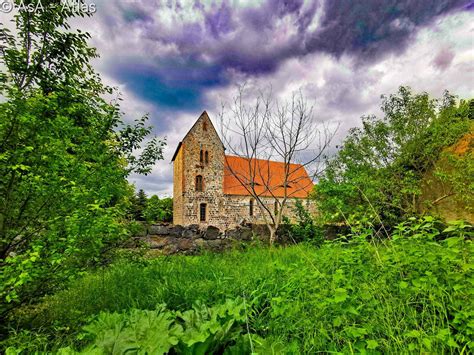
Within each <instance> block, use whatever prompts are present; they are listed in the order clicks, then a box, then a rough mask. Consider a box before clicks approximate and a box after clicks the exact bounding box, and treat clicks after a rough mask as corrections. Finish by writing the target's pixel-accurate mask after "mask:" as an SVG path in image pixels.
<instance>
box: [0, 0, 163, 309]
mask: <svg viewBox="0 0 474 355" xmlns="http://www.w3.org/2000/svg"><path fill="white" fill-rule="evenodd" d="M42 3H43V7H44V10H43V11H39V12H29V11H26V10H23V11H22V10H21V9H20V10H19V11H18V13H17V14H16V15H15V17H14V20H13V21H14V24H15V28H16V30H15V33H14V34H12V33H11V32H9V31H8V29H7V27H6V26H3V25H2V26H1V27H2V28H1V29H0V34H1V36H0V39H1V45H0V50H1V52H2V53H1V54H2V55H1V64H0V68H2V72H1V75H0V80H1V83H0V90H1V91H0V95H2V96H3V97H4V98H5V101H4V102H2V103H0V265H1V268H2V273H1V276H0V285H1V286H0V302H1V303H0V304H1V309H0V312H1V315H2V316H4V315H5V314H7V313H8V312H9V311H10V310H11V309H13V308H14V307H15V306H17V305H18V304H22V303H24V302H30V301H33V300H35V299H37V298H38V297H40V296H42V295H44V294H46V293H48V292H50V291H52V290H54V289H55V288H57V287H59V286H60V285H61V283H63V282H64V281H65V280H68V279H70V278H72V277H74V276H75V275H77V274H78V273H79V272H81V270H84V269H85V268H86V267H88V266H91V265H95V264H97V263H98V262H99V261H100V260H101V259H102V258H103V256H104V254H105V253H106V252H107V251H108V250H109V249H110V248H112V247H113V246H114V245H116V244H117V243H118V242H119V241H120V240H122V239H123V238H125V237H126V236H127V235H128V228H127V224H126V218H125V214H126V210H127V207H128V205H129V203H130V202H129V201H130V196H131V195H132V194H133V190H132V188H131V186H130V185H129V184H128V182H127V180H126V178H127V176H128V175H129V174H130V173H132V172H135V173H144V174H146V173H149V172H150V171H151V167H152V165H153V164H154V162H155V161H156V160H157V159H162V148H163V145H164V142H163V141H161V140H158V139H156V138H152V139H150V140H148V143H147V144H145V145H144V144H143V142H144V140H145V138H146V137H147V136H148V135H149V134H150V133H151V127H148V126H146V119H147V117H144V118H141V119H139V120H138V121H137V122H136V124H124V123H123V120H122V114H121V111H120V107H119V105H118V103H117V102H109V101H107V100H106V99H105V96H106V95H107V94H111V93H113V91H114V90H113V89H112V88H110V87H107V86H105V85H103V84H102V82H101V79H100V77H99V76H98V75H97V73H95V71H94V70H93V68H92V66H91V64H90V59H91V58H94V57H96V56H97V53H96V51H95V50H94V49H93V48H91V47H89V46H88V44H87V40H88V39H89V38H90V36H89V34H88V33H86V32H83V31H81V30H72V29H71V27H70V25H69V21H70V19H71V18H72V17H74V16H86V15H87V14H85V13H78V12H72V11H71V10H70V9H68V8H67V7H59V6H53V5H54V3H55V1H52V0H51V1H43V2H42ZM139 148H141V149H142V154H141V155H136V151H137V150H138V149H139Z"/></svg>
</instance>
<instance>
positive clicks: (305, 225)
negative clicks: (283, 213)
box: [283, 200, 324, 246]
mask: <svg viewBox="0 0 474 355" xmlns="http://www.w3.org/2000/svg"><path fill="white" fill-rule="evenodd" d="M294 211H295V214H296V223H291V222H290V220H289V219H288V218H287V217H283V222H284V224H283V225H284V226H285V228H286V230H285V231H284V233H285V234H288V236H289V237H290V239H292V240H293V241H295V242H310V243H311V244H313V245H316V246H318V245H321V244H322V243H323V241H324V230H323V228H322V227H320V226H318V225H317V224H316V222H315V220H314V218H313V216H311V214H310V213H309V211H308V210H307V209H306V208H305V207H304V206H303V203H302V202H301V201H300V200H296V203H295V208H294Z"/></svg>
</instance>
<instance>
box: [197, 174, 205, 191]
mask: <svg viewBox="0 0 474 355" xmlns="http://www.w3.org/2000/svg"><path fill="white" fill-rule="evenodd" d="M203 190H204V189H203V181H202V175H198V176H196V191H203Z"/></svg>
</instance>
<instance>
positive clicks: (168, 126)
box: [79, 0, 474, 196]
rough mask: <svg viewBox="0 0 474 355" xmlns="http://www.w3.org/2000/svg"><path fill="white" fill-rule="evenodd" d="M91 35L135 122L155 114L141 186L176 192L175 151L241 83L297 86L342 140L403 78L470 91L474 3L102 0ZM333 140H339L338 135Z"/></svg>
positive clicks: (425, 87)
mask: <svg viewBox="0 0 474 355" xmlns="http://www.w3.org/2000/svg"><path fill="white" fill-rule="evenodd" d="M95 4H96V5H97V12H96V14H95V15H94V16H93V17H92V18H90V19H87V20H81V22H80V23H79V26H81V27H83V28H84V29H85V30H87V31H89V32H90V33H91V34H92V42H91V44H92V45H93V46H95V47H97V48H98V51H99V53H100V55H101V57H100V59H98V60H97V61H95V62H94V65H95V66H96V68H97V70H98V71H99V72H100V73H101V74H102V76H103V78H104V80H105V82H106V83H108V84H111V85H113V86H116V87H118V88H119V90H120V92H121V93H122V97H123V98H124V101H123V106H122V109H123V111H124V113H125V114H126V116H127V119H133V118H138V117H139V116H141V115H142V114H144V113H149V114H150V118H151V123H152V125H153V126H154V133H155V134H156V135H157V136H159V137H166V139H167V142H168V145H167V148H166V151H165V160H164V161H160V162H158V163H157V164H156V166H155V168H154V170H153V173H152V174H151V175H148V176H146V177H133V181H134V182H135V184H136V185H137V187H138V188H143V189H145V191H146V192H147V193H148V194H149V195H150V194H158V195H160V196H164V195H171V193H172V165H171V164H170V159H171V156H172V154H173V152H174V150H175V148H176V146H177V144H178V142H179V141H180V140H181V138H182V137H183V136H184V134H185V133H186V132H187V131H188V130H189V128H190V127H191V126H192V124H193V123H194V121H195V120H196V119H197V117H198V116H199V115H200V113H201V112H202V111H203V110H207V111H208V113H209V114H210V116H211V119H214V121H216V118H217V114H218V112H219V111H220V107H221V103H222V102H226V101H227V100H229V99H230V98H231V97H232V96H233V95H234V94H235V93H236V87H237V86H238V85H240V84H243V83H246V85H247V86H249V87H251V88H264V89H265V88H269V87H271V88H272V91H273V92H274V94H275V95H276V97H278V98H280V99H284V98H285V97H288V96H289V95H291V92H292V91H295V90H301V91H302V92H303V94H304V95H305V96H306V97H307V98H308V99H309V100H311V101H312V102H313V103H314V105H315V117H316V119H318V120H321V121H327V122H329V123H331V124H337V123H339V124H340V129H339V131H338V134H337V137H336V140H337V141H338V142H340V141H341V140H342V139H343V138H344V135H345V134H346V133H347V130H348V129H349V128H351V127H353V126H357V125H359V124H360V117H361V116H362V115H366V114H379V109H378V107H379V105H380V95H381V94H390V93H393V92H395V91H396V90H397V88H398V87H399V86H400V85H409V86H411V87H412V88H413V89H414V90H416V91H427V92H428V93H430V94H431V95H432V96H434V97H436V96H440V95H441V94H442V93H443V91H444V90H445V89H448V90H450V91H451V92H452V93H455V94H457V95H459V96H460V97H461V98H468V97H473V96H474V95H473V93H474V65H473V63H474V43H473V42H474V2H472V1H456V0H438V1H428V0H423V1H421V0H420V1H413V0H410V1H407V0H404V1H396V0H392V1H375V0H359V1H343V0H326V1H324V0H315V1H313V0H286V1H282V0H263V1H252V0H241V1H239V0H229V1H200V0H189V1H177V0H168V1H166V0H163V1H158V0H100V1H99V0H97V1H95ZM335 143H337V142H335Z"/></svg>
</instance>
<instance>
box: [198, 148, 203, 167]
mask: <svg viewBox="0 0 474 355" xmlns="http://www.w3.org/2000/svg"><path fill="white" fill-rule="evenodd" d="M199 161H200V162H201V164H202V163H204V150H202V149H201V151H200V152H199Z"/></svg>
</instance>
